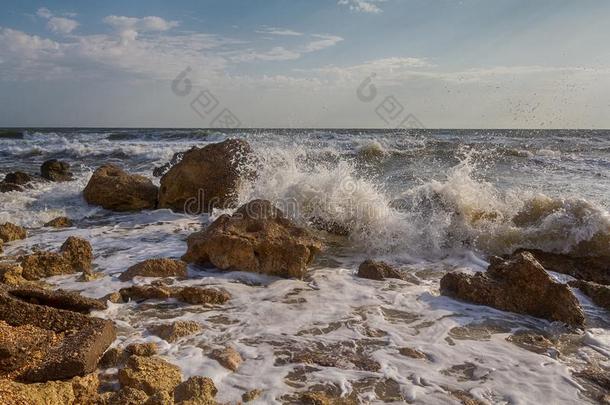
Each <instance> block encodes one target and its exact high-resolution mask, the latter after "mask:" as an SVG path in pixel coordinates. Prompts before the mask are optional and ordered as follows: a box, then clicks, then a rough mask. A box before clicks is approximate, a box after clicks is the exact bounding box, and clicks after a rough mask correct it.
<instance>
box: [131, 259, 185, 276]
mask: <svg viewBox="0 0 610 405" xmlns="http://www.w3.org/2000/svg"><path fill="white" fill-rule="evenodd" d="M187 274H188V273H187V270H186V263H185V262H183V261H181V260H174V259H167V258H160V259H147V260H144V261H143V262H140V263H138V264H135V265H133V266H131V267H130V268H128V269H127V270H126V271H125V272H123V273H122V274H121V275H120V276H119V280H121V281H128V280H131V279H132V278H134V277H136V276H139V277H181V278H186V276H187Z"/></svg>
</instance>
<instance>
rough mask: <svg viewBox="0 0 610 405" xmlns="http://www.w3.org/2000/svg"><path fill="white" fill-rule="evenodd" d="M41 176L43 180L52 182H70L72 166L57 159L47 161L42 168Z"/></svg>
mask: <svg viewBox="0 0 610 405" xmlns="http://www.w3.org/2000/svg"><path fill="white" fill-rule="evenodd" d="M40 174H41V176H42V177H43V178H45V179H47V180H51V181H70V180H72V177H73V176H72V172H70V164H69V163H67V162H63V161H61V160H57V159H51V160H47V161H46V162H44V163H43V164H42V166H40Z"/></svg>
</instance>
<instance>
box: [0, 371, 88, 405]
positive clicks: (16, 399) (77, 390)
mask: <svg viewBox="0 0 610 405" xmlns="http://www.w3.org/2000/svg"><path fill="white" fill-rule="evenodd" d="M98 386H99V380H98V378H97V375H96V374H89V375H87V376H85V377H74V378H73V379H72V380H69V381H49V382H44V383H35V384H23V383H19V382H15V381H10V380H0V401H1V403H2V404H7V405H8V404H11V405H33V404H45V405H82V404H93V403H95V402H96V401H97V400H98V394H97V388H98Z"/></svg>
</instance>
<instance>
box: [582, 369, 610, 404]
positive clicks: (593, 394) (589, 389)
mask: <svg viewBox="0 0 610 405" xmlns="http://www.w3.org/2000/svg"><path fill="white" fill-rule="evenodd" d="M574 377H576V378H578V379H579V380H580V381H582V382H584V385H585V392H584V393H585V395H587V396H588V397H589V398H592V399H594V400H596V401H598V402H599V403H603V404H605V403H608V399H610V398H609V395H610V369H608V368H602V367H599V366H588V367H587V368H585V369H583V370H580V371H578V372H575V373H574Z"/></svg>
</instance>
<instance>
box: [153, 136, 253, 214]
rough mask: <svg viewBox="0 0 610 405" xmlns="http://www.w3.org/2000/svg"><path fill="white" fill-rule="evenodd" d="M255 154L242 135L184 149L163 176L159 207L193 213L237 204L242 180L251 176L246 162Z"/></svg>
mask: <svg viewBox="0 0 610 405" xmlns="http://www.w3.org/2000/svg"><path fill="white" fill-rule="evenodd" d="M251 158H252V149H251V147H250V145H249V144H248V143H247V142H246V141H243V140H240V139H229V140H226V141H224V142H220V143H215V144H211V145H207V146H205V147H203V148H196V147H194V148H192V149H190V150H188V151H186V152H184V155H183V156H182V159H181V160H180V162H178V163H176V164H175V165H174V166H173V167H172V168H171V169H169V171H168V172H167V173H165V174H164V175H163V177H162V178H161V187H160V188H159V207H160V208H171V209H172V210H174V211H178V212H187V213H189V214H200V213H203V212H211V211H212V209H213V208H230V207H233V206H234V205H235V203H236V199H237V195H236V194H237V190H238V188H239V186H240V184H241V183H242V181H243V180H244V178H245V177H248V176H251V173H244V171H245V166H242V163H243V162H245V161H247V160H249V159H251ZM242 169H244V170H242Z"/></svg>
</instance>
